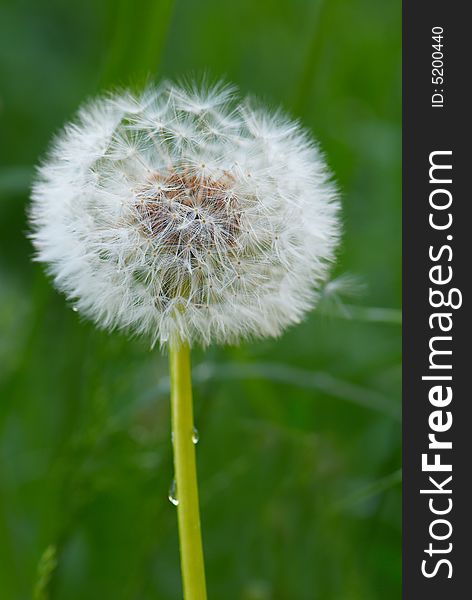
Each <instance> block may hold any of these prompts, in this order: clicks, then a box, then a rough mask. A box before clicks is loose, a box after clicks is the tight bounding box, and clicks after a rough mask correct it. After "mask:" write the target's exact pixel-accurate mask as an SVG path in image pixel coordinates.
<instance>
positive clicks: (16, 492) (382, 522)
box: [0, 0, 401, 600]
mask: <svg viewBox="0 0 472 600" xmlns="http://www.w3.org/2000/svg"><path fill="white" fill-rule="evenodd" d="M203 71H206V72H207V73H208V74H209V75H210V76H211V77H220V76H224V77H226V78H227V79H228V80H230V81H233V82H235V83H236V84H238V85H239V86H240V88H241V89H242V90H243V92H251V93H255V94H257V95H258V96H262V97H263V98H264V99H265V100H266V101H267V102H269V103H270V104H272V105H274V106H277V105H282V106H283V107H284V108H285V109H286V110H288V111H289V112H291V113H292V114H293V115H294V116H295V117H298V118H300V119H301V120H302V121H303V123H304V124H305V125H306V126H307V127H309V128H310V129H311V130H312V131H313V133H314V134H315V135H316V137H317V138H318V139H319V140H320V142H321V144H322V147H323V149H324V150H325V152H326V154H327V157H328V160H329V162H330V164H331V167H332V169H333V171H334V172H335V174H336V178H337V180H338V182H339V185H340V188H341V190H342V196H343V215H344V229H345V234H344V242H343V247H342V250H341V252H340V256H339V262H338V265H337V267H336V272H335V275H342V274H344V273H351V274H353V275H355V276H356V277H358V278H359V279H360V281H361V282H362V283H363V284H364V290H363V292H362V293H361V294H360V295H359V296H358V297H355V298H347V299H346V303H347V304H348V305H349V306H348V307H347V309H345V308H342V307H341V308H339V305H335V306H334V310H331V309H332V308H333V307H331V309H329V307H322V309H320V310H319V311H315V312H313V313H312V314H311V315H310V316H309V318H308V319H307V321H306V322H304V323H303V324H302V325H300V326H298V327H296V328H293V329H291V330H290V331H288V332H287V333H286V334H285V335H284V336H283V337H282V338H281V339H280V340H276V341H264V342H258V343H254V344H246V345H244V346H241V347H239V348H211V349H210V350H209V351H208V352H206V353H203V352H201V351H199V350H196V351H195V352H194V355H193V363H194V365H195V371H194V374H195V394H194V395H195V404H196V405H195V411H196V422H197V425H198V429H199V434H200V442H199V444H198V448H197V450H198V451H197V459H198V462H199V474H200V495H201V504H202V526H203V535H204V545H205V551H206V562H207V579H208V588H209V589H208V591H209V597H210V598H213V599H222V598H224V599H225V600H377V599H378V598H379V597H382V598H384V599H385V600H393V599H396V598H398V597H399V596H400V579H401V573H400V568H401V566H400V546H401V522H400V510H401V497H400V471H399V466H400V460H401V448H400V423H399V411H400V384H401V380H400V364H401V346H400V340H401V330H400V322H401V319H400V313H399V305H400V293H401V279H400V277H401V271H400V236H401V221H400V91H401V90H400V7H399V6H398V3H397V2H394V1H393V0H387V1H385V2H382V3H374V2H372V1H369V0H332V1H329V2H328V1H327V0H325V1H324V2H321V1H311V0H295V1H294V2H283V1H282V0H278V1H271V2H269V1H268V0H261V1H260V2H253V1H252V0H241V1H240V2H230V1H229V0H223V1H221V0H199V1H198V0H176V1H175V2H171V1H170V0H165V1H160V2H147V1H145V0H139V1H138V2H131V0H122V1H121V2H119V3H115V2H112V1H111V0H108V1H104V2H98V3H97V2H94V1H92V0H84V1H83V2H81V3H80V8H79V7H78V5H77V6H76V5H72V4H70V3H64V2H61V1H60V0H53V1H52V2H47V3H46V2H33V0H22V1H21V2H12V1H8V0H7V2H3V3H0V82H1V92H0V139H1V144H0V330H1V332H2V333H1V335H0V396H1V403H0V469H1V471H0V597H1V598H2V600H26V599H28V598H31V597H34V598H35V600H59V599H60V600H76V599H77V600H79V599H82V598H87V599H88V600H95V599H96V600H99V599H100V600H102V599H103V598H113V600H155V599H159V600H173V599H176V598H179V597H181V596H180V594H181V591H180V590H181V587H180V586H181V584H180V574H179V556H178V544H177V523H176V514H175V508H174V507H173V506H172V505H171V503H170V502H169V501H168V500H167V495H168V488H169V485H170V483H171V481H172V478H173V473H172V456H171V445H170V412H169V388H168V369H167V358H166V357H165V356H161V355H160V354H159V353H158V352H156V351H155V352H150V351H149V349H148V347H147V346H146V344H145V343H144V342H141V341H139V340H129V339H127V338H126V337H125V336H122V335H119V334H117V335H112V336H110V335H108V334H106V333H103V332H100V331H96V330H95V329H94V327H93V326H91V325H90V324H88V323H85V322H82V321H81V320H80V318H78V316H77V315H76V313H74V312H73V311H72V310H71V309H70V308H69V307H67V305H66V303H65V302H64V299H63V298H62V297H60V296H59V295H58V294H56V292H55V291H54V290H53V289H52V287H51V285H50V282H48V281H47V280H46V277H45V276H44V275H43V273H42V272H41V269H40V268H39V267H38V266H37V265H34V264H32V263H31V262H30V257H31V247H30V245H29V242H28V241H27V240H26V239H25V236H24V233H25V231H26V229H27V224H26V219H25V207H26V204H27V197H28V189H29V185H30V181H31V178H32V173H33V169H34V165H35V164H36V162H37V160H38V157H39V156H40V155H41V153H43V152H44V150H45V148H46V147H47V143H48V141H49V139H50V137H51V135H52V133H53V132H54V131H55V130H57V128H59V127H60V126H61V125H62V123H63V122H64V121H65V120H66V119H67V118H69V117H70V116H71V115H72V114H73V112H74V110H75V109H76V108H77V106H78V105H79V104H80V103H81V102H82V101H83V100H84V99H85V98H86V97H88V96H90V95H92V94H94V93H96V92H97V91H99V90H100V89H101V88H102V86H116V85H121V84H127V83H130V84H132V85H138V84H139V83H140V82H142V81H143V79H144V78H146V77H148V76H149V78H150V79H151V80H153V79H157V78H159V77H161V76H169V77H179V76H181V75H188V74H191V73H197V74H199V73H201V72H203ZM328 309H329V310H328ZM33 594H34V595H33Z"/></svg>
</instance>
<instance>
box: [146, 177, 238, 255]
mask: <svg viewBox="0 0 472 600" xmlns="http://www.w3.org/2000/svg"><path fill="white" fill-rule="evenodd" d="M233 181H234V180H233V178H232V177H231V176H230V175H229V174H226V175H223V176H222V177H220V178H218V179H214V178H211V177H203V176H200V177H199V176H197V175H195V174H190V173H188V172H186V171H183V172H180V173H179V172H178V171H173V172H169V173H166V174H164V175H161V174H159V173H155V174H154V175H153V176H152V177H151V178H150V180H149V181H148V182H147V183H146V185H145V186H143V187H142V188H141V189H140V190H138V191H137V193H136V215H137V219H138V221H139V222H140V223H141V225H142V230H143V233H144V235H147V236H149V237H150V238H151V239H155V240H156V239H158V240H159V242H160V243H161V244H162V246H163V247H165V248H167V249H169V250H173V251H175V252H176V253H177V254H178V255H181V254H186V253H193V255H194V257H195V258H197V257H198V253H199V252H201V251H204V250H209V249H214V248H215V246H216V245H218V244H220V245H221V244H224V245H226V246H227V247H228V248H230V247H234V246H236V245H237V235H238V232H239V224H240V210H239V208H238V202H237V198H236V197H235V195H234V193H233V191H232V183H233Z"/></svg>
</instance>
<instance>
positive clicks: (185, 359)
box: [169, 343, 207, 600]
mask: <svg viewBox="0 0 472 600" xmlns="http://www.w3.org/2000/svg"><path fill="white" fill-rule="evenodd" d="M169 354H170V356H169V359H170V382H171V394H170V395H171V412H172V433H173V449H174V472H175V481H176V489H177V500H178V504H177V516H178V522H179V542H180V564H181V569H182V583H183V590H184V599H185V600H206V598H207V595H206V584H205V567H204V562H203V546H202V534H201V528H200V511H199V504H198V486H197V465H196V458H195V444H194V441H193V437H194V429H193V406H192V379H191V369H190V348H189V346H188V345H187V344H183V343H182V344H179V345H177V344H174V345H171V347H170V352H169Z"/></svg>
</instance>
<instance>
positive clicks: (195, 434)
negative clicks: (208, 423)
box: [192, 427, 200, 445]
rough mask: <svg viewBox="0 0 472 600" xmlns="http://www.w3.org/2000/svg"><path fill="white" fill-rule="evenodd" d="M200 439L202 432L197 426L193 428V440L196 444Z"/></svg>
mask: <svg viewBox="0 0 472 600" xmlns="http://www.w3.org/2000/svg"><path fill="white" fill-rule="evenodd" d="M199 440H200V434H199V433H198V429H197V428H196V427H194V428H193V431H192V442H193V443H194V444H195V445H196V444H198V442H199Z"/></svg>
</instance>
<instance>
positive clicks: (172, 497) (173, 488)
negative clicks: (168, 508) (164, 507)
mask: <svg viewBox="0 0 472 600" xmlns="http://www.w3.org/2000/svg"><path fill="white" fill-rule="evenodd" d="M168 498H169V502H170V503H171V504H173V505H174V506H178V505H179V501H178V499H177V483H176V482H175V479H173V480H172V483H171V484H170V488H169V495H168Z"/></svg>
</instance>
